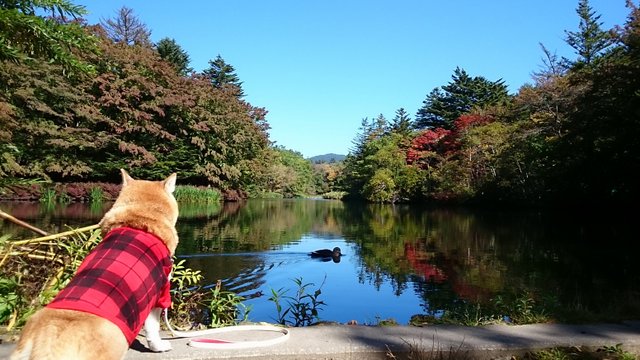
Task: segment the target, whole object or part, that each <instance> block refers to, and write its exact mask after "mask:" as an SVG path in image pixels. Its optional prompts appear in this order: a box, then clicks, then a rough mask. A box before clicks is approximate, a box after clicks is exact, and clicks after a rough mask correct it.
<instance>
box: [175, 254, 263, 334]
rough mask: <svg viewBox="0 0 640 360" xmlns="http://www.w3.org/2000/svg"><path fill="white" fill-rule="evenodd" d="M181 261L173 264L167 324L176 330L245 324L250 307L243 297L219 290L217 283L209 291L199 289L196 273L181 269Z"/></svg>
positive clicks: (197, 271) (182, 263) (199, 283)
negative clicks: (170, 305)
mask: <svg viewBox="0 0 640 360" xmlns="http://www.w3.org/2000/svg"><path fill="white" fill-rule="evenodd" d="M184 263H185V260H181V261H179V262H177V263H176V262H174V264H173V272H172V274H173V275H172V278H171V282H172V284H173V285H174V286H173V289H172V290H171V294H172V308H171V316H170V321H171V323H172V324H173V325H174V326H175V327H176V328H182V329H191V328H192V327H194V326H196V327H201V328H204V327H222V326H229V325H234V324H237V323H238V322H242V321H246V320H247V319H248V316H249V312H250V310H251V309H250V307H248V306H246V305H245V304H244V303H243V301H244V298H243V297H242V296H239V295H237V294H235V293H233V292H230V291H224V290H222V283H221V282H220V281H218V282H217V283H216V285H215V287H214V288H213V289H209V290H207V289H206V288H205V287H203V286H201V282H202V280H203V279H204V277H203V276H202V274H201V273H200V270H193V269H191V268H187V267H185V266H184Z"/></svg>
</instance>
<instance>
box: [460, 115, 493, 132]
mask: <svg viewBox="0 0 640 360" xmlns="http://www.w3.org/2000/svg"><path fill="white" fill-rule="evenodd" d="M492 121H493V119H492V118H491V117H489V116H485V115H477V114H467V115H461V116H460V117H459V118H457V119H456V120H455V121H454V122H453V128H454V132H455V133H457V134H460V133H461V132H463V131H464V130H466V129H468V128H470V127H474V126H480V125H486V124H488V123H490V122H492Z"/></svg>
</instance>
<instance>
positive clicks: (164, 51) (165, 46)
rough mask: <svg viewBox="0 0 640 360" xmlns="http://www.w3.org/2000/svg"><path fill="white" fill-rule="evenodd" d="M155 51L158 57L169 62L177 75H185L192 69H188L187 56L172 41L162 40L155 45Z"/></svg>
mask: <svg viewBox="0 0 640 360" xmlns="http://www.w3.org/2000/svg"><path fill="white" fill-rule="evenodd" d="M156 50H157V51H158V54H160V57H161V58H162V59H164V60H165V61H167V62H169V63H170V64H172V65H173V67H174V68H175V69H176V71H177V72H178V74H180V75H183V76H184V75H187V74H188V73H190V72H191V71H193V69H192V68H190V67H189V62H190V61H191V60H190V59H189V54H187V52H186V51H184V50H182V47H180V45H178V43H177V42H176V41H175V40H174V39H170V38H164V39H162V40H160V41H158V43H157V44H156Z"/></svg>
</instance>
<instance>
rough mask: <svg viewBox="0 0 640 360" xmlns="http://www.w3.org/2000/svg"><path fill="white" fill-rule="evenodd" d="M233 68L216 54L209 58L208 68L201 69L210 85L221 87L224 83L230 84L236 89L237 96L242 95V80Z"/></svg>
mask: <svg viewBox="0 0 640 360" xmlns="http://www.w3.org/2000/svg"><path fill="white" fill-rule="evenodd" d="M235 71H236V70H235V69H234V68H233V66H231V65H230V64H227V63H226V62H225V61H224V59H223V58H222V56H220V55H219V54H218V56H217V57H216V58H215V59H214V60H209V68H208V69H206V70H204V71H203V74H204V75H205V76H207V77H208V78H209V79H210V81H211V85H213V86H214V87H216V88H222V87H224V86H225V85H231V86H233V87H234V88H235V89H236V90H237V94H236V95H237V96H238V97H243V96H244V91H243V90H242V81H240V78H238V75H237V74H236V73H235Z"/></svg>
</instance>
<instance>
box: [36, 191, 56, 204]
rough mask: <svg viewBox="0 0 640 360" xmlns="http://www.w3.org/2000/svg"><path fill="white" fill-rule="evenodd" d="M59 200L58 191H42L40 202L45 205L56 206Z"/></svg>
mask: <svg viewBox="0 0 640 360" xmlns="http://www.w3.org/2000/svg"><path fill="white" fill-rule="evenodd" d="M57 200H58V195H57V194H56V190H55V189H52V188H47V189H44V190H42V193H41V194H40V202H41V203H43V204H55V203H56V201H57Z"/></svg>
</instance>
